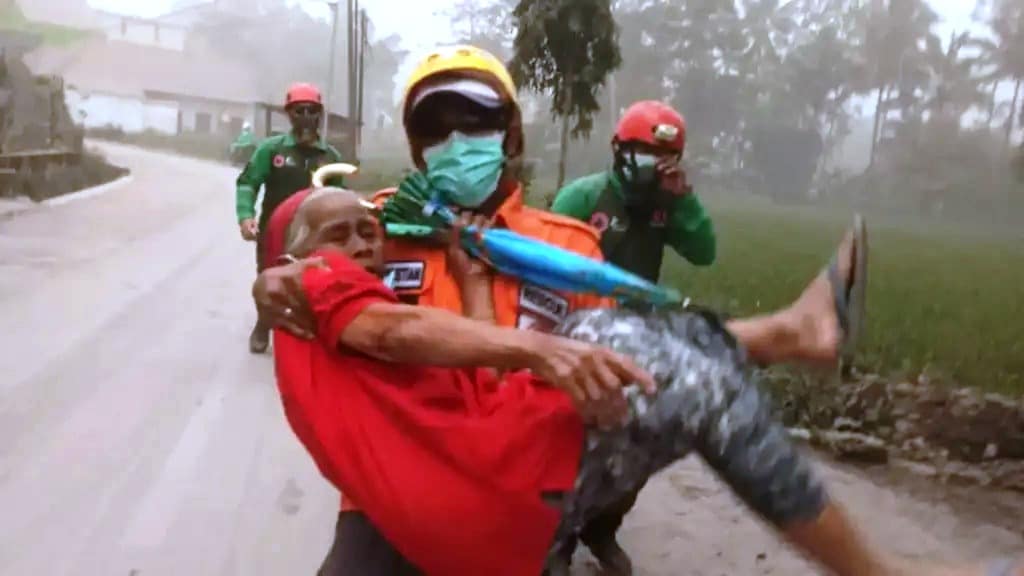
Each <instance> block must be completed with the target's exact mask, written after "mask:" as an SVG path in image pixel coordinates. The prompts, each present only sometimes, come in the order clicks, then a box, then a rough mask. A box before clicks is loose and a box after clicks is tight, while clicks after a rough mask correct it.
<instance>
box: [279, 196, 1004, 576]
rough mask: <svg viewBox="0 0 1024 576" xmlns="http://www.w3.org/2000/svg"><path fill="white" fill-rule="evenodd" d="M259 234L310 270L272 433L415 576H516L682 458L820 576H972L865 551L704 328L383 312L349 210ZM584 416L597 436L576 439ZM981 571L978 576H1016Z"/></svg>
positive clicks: (456, 258)
mask: <svg viewBox="0 0 1024 576" xmlns="http://www.w3.org/2000/svg"><path fill="white" fill-rule="evenodd" d="M279 216H280V217H279ZM274 219H275V220H276V222H277V224H274V223H273V222H272V224H271V226H272V227H274V226H277V227H283V226H287V229H288V232H287V234H286V240H287V241H286V244H287V246H288V252H289V253H290V254H291V255H292V256H295V257H304V256H307V255H314V256H318V257H320V258H322V261H323V265H320V266H309V267H308V268H307V269H306V270H305V272H304V274H303V276H302V285H303V289H304V292H305V294H306V297H307V299H308V302H309V306H310V309H311V310H312V311H313V314H314V315H315V317H316V326H317V328H316V332H317V335H316V338H315V339H314V340H312V341H311V340H306V339H300V338H296V337H294V336H292V335H290V334H288V333H286V332H278V333H277V334H276V342H277V345H276V350H275V361H276V373H277V378H278V385H279V388H280V392H281V397H282V401H283V403H284V407H285V413H286V415H287V418H288V420H289V422H290V424H291V426H292V428H293V430H294V431H295V433H296V435H297V436H298V437H299V439H300V440H301V441H302V443H303V445H304V446H305V447H306V448H307V450H308V451H309V452H310V454H311V455H312V457H313V458H314V460H315V461H316V463H317V465H318V467H319V468H320V470H321V472H322V473H323V474H324V476H325V477H326V478H327V479H328V480H330V481H331V482H332V483H333V484H334V485H335V486H337V487H338V488H339V489H340V490H342V491H343V492H345V493H346V494H349V493H350V494H353V495H354V496H355V497H356V498H357V499H358V501H359V502H360V503H361V504H362V506H363V508H364V511H365V513H366V514H367V516H368V517H369V518H370V520H371V521H372V522H373V524H374V525H375V526H376V527H377V528H378V529H379V530H380V531H381V533H382V534H384V536H385V537H386V538H387V539H388V541H390V542H391V543H392V544H394V546H395V547H396V548H397V549H398V550H399V551H401V553H402V555H403V556H404V557H405V558H408V560H409V562H411V563H412V564H413V565H414V566H415V567H416V568H417V569H418V570H420V571H422V573H425V574H427V575H436V576H461V575H467V576H471V575H479V574H488V575H489V576H503V575H508V576H534V575H536V574H538V573H539V572H540V571H541V569H542V567H543V565H544V561H545V557H546V555H547V554H548V552H549V547H550V545H551V544H552V543H553V542H554V541H556V540H558V539H559V538H564V537H565V536H566V535H569V534H572V533H573V532H574V531H575V530H577V529H578V527H579V526H580V525H582V523H583V522H585V521H586V520H587V519H588V518H590V517H593V515H595V514H597V513H600V512H601V511H602V509H603V507H606V506H608V505H610V504H612V503H614V502H615V501H616V500H617V498H618V497H619V496H621V494H622V492H623V491H627V490H630V489H632V488H633V487H634V486H635V485H636V483H637V482H640V481H642V480H644V479H645V478H646V477H648V476H649V475H651V474H653V473H655V472H657V471H658V470H661V469H663V468H664V467H666V466H667V465H669V464H671V463H672V462H673V461H675V460H676V459H678V458H680V457H682V456H685V455H686V454H688V453H689V452H690V451H691V450H696V451H697V452H699V453H700V454H701V455H702V456H703V457H704V459H705V460H706V461H707V462H708V464H709V465H710V466H711V467H712V468H713V469H714V470H715V471H716V472H717V473H718V474H719V476H720V477H721V478H722V479H723V480H724V481H725V482H726V483H727V484H728V485H729V486H730V487H731V488H732V489H733V491H734V492H735V493H736V494H737V496H739V497H740V499H741V500H742V501H743V502H745V503H746V504H747V505H748V506H749V507H750V508H752V509H753V510H754V511H755V512H756V513H758V514H759V515H760V516H762V517H763V518H764V519H766V520H767V521H768V522H770V523H771V524H772V525H773V526H775V527H776V528H777V529H778V530H780V532H781V533H782V534H783V535H785V536H786V537H787V539H788V540H789V541H790V542H792V543H793V544H795V545H796V546H797V547H798V548H799V549H801V550H802V551H803V552H804V553H806V554H808V555H809V556H810V557H811V558H812V559H814V560H816V561H817V562H819V563H820V564H822V565H823V566H824V567H827V568H829V569H831V570H832V571H834V572H835V573H837V574H840V575H851V576H852V575H857V576H865V575H866V576H872V575H897V574H900V575H902V574H907V575H909V574H915V575H921V576H927V575H932V574H934V575H936V576H937V575H939V574H950V575H952V574H963V575H965V576H966V575H972V574H976V575H979V576H980V575H982V574H985V572H983V571H982V570H981V569H978V568H964V569H961V570H950V569H945V568H937V567H926V566H921V565H916V564H915V565H911V564H908V563H905V562H903V561H900V560H896V559H895V558H891V557H888V556H886V555H883V554H881V553H879V552H878V551H877V550H875V549H873V548H872V547H871V546H869V545H868V544H867V543H866V542H865V541H864V540H863V539H862V538H861V537H860V535H859V534H858V532H857V530H856V529H855V528H854V526H853V525H852V523H851V522H850V520H849V519H848V518H847V516H846V515H845V514H844V513H843V511H842V509H841V507H840V506H838V504H836V503H835V502H834V501H833V500H831V499H830V498H829V497H828V496H827V495H826V493H825V490H824V486H823V485H822V483H821V481H820V479H819V478H818V476H817V475H816V474H815V473H814V471H813V469H812V466H811V464H810V462H809V460H808V459H807V458H806V456H805V455H804V454H803V453H802V452H801V451H800V450H799V449H797V448H796V447H795V446H794V445H793V444H792V443H791V442H790V441H789V439H788V436H787V434H786V432H785V430H784V429H783V428H782V426H781V425H780V424H779V423H778V422H776V421H775V420H773V419H772V417H771V412H770V408H769V405H768V402H767V401H766V399H765V397H764V396H763V395H762V394H761V393H760V391H759V390H758V388H757V386H756V385H755V383H754V382H753V380H752V379H751V377H750V375H749V372H748V371H747V370H746V369H745V360H744V355H743V353H742V351H741V350H740V349H739V348H738V346H737V345H736V343H735V341H734V340H733V338H732V337H731V336H729V334H728V332H727V331H726V330H725V329H724V328H723V327H722V325H721V324H720V323H718V322H717V321H716V320H715V319H714V318H712V317H710V316H707V315H702V314H696V313H692V312H685V311H684V312H669V313H664V314H641V313H638V312H635V311H628V310H591V311H584V312H580V313H577V314H574V315H573V316H571V317H570V318H569V319H568V320H567V321H566V322H564V323H563V324H562V325H561V326H560V327H559V329H558V334H559V335H552V334H543V333H538V332H532V331H520V330H514V329H510V328H501V327H497V326H494V325H492V324H488V323H484V322H478V321H475V320H471V319H469V318H465V317H461V316H458V315H455V314H453V313H450V312H447V311H443V310H439V309H433V308H428V307H417V306H408V305H405V304H401V303H399V301H398V300H397V298H396V296H395V294H394V293H393V292H392V291H391V290H389V289H388V288H387V287H385V286H384V284H383V283H382V282H381V281H380V280H379V278H378V275H377V274H378V273H379V271H380V268H381V264H382V258H381V250H382V245H381V239H380V232H379V229H378V227H377V225H376V222H375V221H374V219H373V217H372V216H371V215H370V214H369V213H367V212H366V211H365V210H364V209H363V208H362V207H361V205H360V204H359V202H358V199H357V197H356V196H355V195H354V194H353V193H351V192H347V191H343V190H338V189H322V190H318V191H316V192H314V193H312V194H309V195H308V196H307V197H305V198H303V199H302V200H301V202H299V203H298V205H297V206H295V213H294V214H290V213H287V212H285V213H282V214H280V215H278V214H275V215H274ZM455 236H456V235H453V238H454V237H455ZM449 257H450V258H451V265H452V269H453V271H454V272H455V275H456V277H457V280H458V282H459V285H460V288H461V289H462V290H463V294H464V296H465V297H466V304H467V306H466V307H467V310H466V311H465V313H466V314H467V315H470V314H472V313H473V312H479V310H478V307H486V306H493V302H489V301H488V299H489V297H488V294H489V293H490V291H488V290H479V289H477V288H478V287H477V286H476V283H478V282H482V281H486V277H485V275H484V274H481V273H479V271H478V270H477V268H476V267H475V266H474V264H473V263H472V262H471V261H470V259H469V258H468V257H467V256H466V255H465V254H464V253H463V252H462V250H461V248H460V247H459V245H458V242H457V241H453V242H452V244H451V246H450V248H449ZM306 265H307V264H306V263H304V262H299V263H296V264H294V266H296V267H304V266H306ZM630 357H632V359H631V358H630ZM641 366H642V369H641V368H640V367H641ZM634 385H636V386H634ZM638 388H640V389H638ZM590 416H593V417H594V418H595V419H596V420H597V421H600V422H603V423H605V424H614V425H612V426H607V427H604V428H597V427H593V426H587V425H586V424H585V423H584V422H585V418H586V417H590ZM441 518H443V519H444V521H443V522H437V521H435V520H437V519H441ZM998 568H999V570H1001V572H993V571H990V572H988V573H989V574H995V573H1000V574H1005V575H1012V574H1015V575H1022V574H1024V571H1021V570H1020V569H1019V568H1018V569H1017V570H1016V571H1014V568H1013V566H1012V564H1010V563H1004V564H1001V565H1000V566H999V567H998Z"/></svg>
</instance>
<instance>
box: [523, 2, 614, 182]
mask: <svg viewBox="0 0 1024 576" xmlns="http://www.w3.org/2000/svg"><path fill="white" fill-rule="evenodd" d="M513 22H514V23H515V26H516V36H515V41H514V44H513V53H514V55H513V57H512V62H511V63H510V66H509V68H510V71H511V73H512V76H513V78H514V79H515V81H516V84H517V85H519V86H520V87H522V88H526V89H529V90H532V91H534V92H539V93H549V94H550V95H551V113H552V117H554V118H560V119H561V120H562V138H561V152H560V157H559V162H558V186H559V187H561V186H562V183H563V182H564V181H565V164H566V154H567V151H568V147H569V136H570V133H571V135H572V136H574V137H586V136H588V135H589V134H590V131H591V129H592V128H593V118H594V115H595V114H596V113H597V112H598V111H599V110H600V104H599V103H598V99H597V96H598V93H599V92H600V90H601V88H602V87H603V86H604V84H605V82H606V81H607V79H608V75H609V74H610V73H611V72H612V71H614V70H615V69H616V68H618V67H619V65H620V63H621V62H622V56H621V54H620V52H619V45H618V29H617V26H616V24H615V20H614V18H613V17H612V12H611V7H610V5H609V2H608V0H520V2H519V4H518V5H516V8H515V10H514V11H513Z"/></svg>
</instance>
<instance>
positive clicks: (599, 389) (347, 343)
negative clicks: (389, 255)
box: [303, 256, 654, 423]
mask: <svg viewBox="0 0 1024 576" xmlns="http://www.w3.org/2000/svg"><path fill="white" fill-rule="evenodd" d="M326 259H327V264H328V266H329V267H328V268H308V269H306V272H305V277H304V280H303V284H304V287H305V290H306V293H307V295H308V298H309V304H310V308H311V310H312V313H313V315H314V317H315V318H316V324H317V332H318V333H319V334H320V336H321V338H323V339H325V341H326V342H327V343H328V344H329V345H330V346H337V347H340V348H341V349H342V350H351V351H356V352H359V353H362V354H365V355H367V356H370V357H372V358H376V359H378V360H382V361H386V362H395V363H405V364H421V365H432V366H447V367H467V368H472V367H493V368H498V369H501V370H517V369H528V370H531V371H532V372H533V373H534V374H536V375H537V376H538V377H539V378H540V379H542V380H544V381H546V382H548V383H549V384H551V385H553V386H557V387H558V388H561V389H563V390H565V391H566V392H567V393H569V395H570V396H572V398H573V400H575V401H576V403H577V406H578V407H579V408H580V409H581V411H582V412H583V414H584V417H589V416H592V417H594V418H595V419H597V420H598V421H599V422H602V423H604V422H616V421H618V420H619V419H620V418H621V410H622V408H623V407H622V406H621V404H622V397H621V393H620V389H621V388H622V387H623V386H628V385H630V384H633V383H636V384H639V385H640V386H642V387H643V388H644V389H646V390H653V388H654V382H653V380H652V379H651V377H650V376H649V375H647V374H646V373H645V372H643V371H642V370H640V369H638V368H637V367H636V365H634V364H633V362H632V361H630V360H628V359H626V358H624V357H623V356H620V355H619V354H616V353H614V352H612V351H610V350H608V349H607V348H605V347H602V346H596V345H593V344H586V343H583V342H576V341H573V340H569V339H566V338H560V337H557V336H552V335H550V334H542V333H536V332H529V331H519V330H514V329H511V328H501V327H497V326H494V325H493V324H489V323H486V322H479V321H476V320H471V319H469V318H464V317H462V316H459V315H457V314H453V313H451V312H448V311H445V310H440V309H434V308H428V307H419V306H408V305H405V304H400V303H398V302H397V301H396V299H395V296H394V294H393V293H392V292H391V291H390V290H388V289H387V288H385V287H384V285H383V284H382V283H381V282H380V280H378V279H377V278H376V277H374V276H373V275H371V274H370V273H369V272H366V271H365V270H363V269H362V268H359V267H358V266H356V265H354V264H353V263H352V262H351V261H349V260H348V259H347V258H344V257H340V256H327V257H326ZM616 412H618V413H616Z"/></svg>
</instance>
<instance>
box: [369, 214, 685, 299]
mask: <svg viewBox="0 0 1024 576" xmlns="http://www.w3.org/2000/svg"><path fill="white" fill-rule="evenodd" d="M424 214H425V215H427V216H430V215H435V214H436V215H437V216H439V217H440V218H441V219H442V220H444V221H446V222H448V223H453V222H455V214H453V213H452V212H451V210H449V209H448V208H447V207H445V206H443V205H441V204H438V203H437V202H436V201H435V202H430V203H429V204H427V205H426V206H425V207H424ZM392 226H396V225H394V224H389V225H388V232H389V233H395V234H401V235H427V230H428V229H429V228H430V227H425V226H421V227H415V229H414V227H411V226H406V228H407V229H405V230H403V229H399V228H397V227H396V228H392ZM397 226H402V225H400V224H399V225H397ZM420 228H422V229H420ZM462 244H463V246H464V247H465V248H466V251H467V252H469V253H470V254H471V255H472V256H474V257H476V258H480V259H481V260H484V261H485V262H488V263H489V264H490V265H491V266H493V267H494V268H495V269H496V270H497V271H498V272H500V273H502V274H505V275H508V276H513V277H515V278H519V279H521V280H524V281H526V282H530V283H532V284H536V285H538V286H543V287H544V288H548V289H551V290H561V291H566V292H585V293H596V294H600V295H602V296H612V297H615V298H618V299H620V300H630V301H639V302H645V303H648V304H653V305H655V306H667V305H672V304H678V303H680V302H682V297H681V296H680V294H679V292H677V291H675V290H672V289H670V288H664V287H661V286H658V285H656V284H653V283H651V282H648V281H647V280H645V279H643V278H641V277H639V276H637V275H636V274H633V273H631V272H627V271H625V270H623V269H622V268H619V267H618V266H614V265H612V264H609V263H607V262H598V261H596V260H592V259H590V258H587V257H586V256H582V255H580V254H577V253H575V252H571V251H569V250H565V249H563V248H559V247H558V246H554V245H552V244H548V243H547V242H543V241H541V240H536V239H534V238H529V237H526V236H523V235H521V234H517V233H515V232H512V231H511V230H504V229H497V228H492V229H489V230H484V231H482V232H481V231H479V230H476V229H475V227H472V226H470V227H467V228H466V229H465V230H464V231H463V239H462Z"/></svg>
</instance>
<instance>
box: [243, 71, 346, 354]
mask: <svg viewBox="0 0 1024 576" xmlns="http://www.w3.org/2000/svg"><path fill="white" fill-rule="evenodd" d="M284 109H285V112H286V113H287V114H288V121H289V123H290V124H291V131H290V132H288V133H286V134H280V135H277V136H272V137H270V138H267V139H266V140H264V141H263V142H262V143H260V145H259V146H258V147H257V148H256V151H255V152H254V153H253V155H252V157H251V158H250V159H249V161H248V163H247V164H246V165H245V168H244V169H243V170H242V173H241V174H239V176H238V180H237V182H236V189H235V216H236V219H237V222H238V227H239V230H240V232H241V234H242V238H243V239H245V240H246V241H249V242H255V243H256V272H257V274H258V273H259V272H261V271H262V270H263V268H264V266H265V262H264V254H263V253H264V247H263V242H262V234H261V232H260V231H261V230H262V229H263V228H264V227H265V225H266V222H267V219H268V218H270V214H271V213H272V212H273V211H274V208H276V207H277V206H278V205H279V204H280V203H281V202H283V201H284V200H285V199H287V198H288V197H289V196H291V195H292V194H294V193H296V192H298V191H299V190H303V189H306V188H309V186H310V184H311V183H312V177H313V172H315V171H316V170H317V169H318V168H320V167H321V166H323V165H324V164H330V163H333V162H340V161H341V154H340V153H338V151H337V150H336V149H334V147H333V146H331V145H330V144H327V143H325V142H324V141H322V140H321V138H320V125H321V121H322V119H323V111H324V107H323V102H322V100H321V97H320V91H319V90H318V89H317V88H316V87H315V86H313V85H312V84H304V83H298V84H293V85H292V86H291V87H290V88H289V89H288V93H287V94H286V95H285V104H284ZM330 183H331V184H335V185H342V184H343V182H342V181H341V180H340V179H337V178H336V179H332V181H331V182H330ZM260 187H263V189H264V190H263V203H262V205H261V206H260V220H259V221H257V219H256V197H257V195H258V194H259V191H260ZM269 344H270V327H269V326H268V325H267V324H266V323H265V322H263V321H262V320H260V318H259V317H258V316H257V319H256V325H255V326H254V327H253V329H252V333H250V335H249V351H250V352H252V353H254V354H261V353H263V352H266V350H267V346H269Z"/></svg>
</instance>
